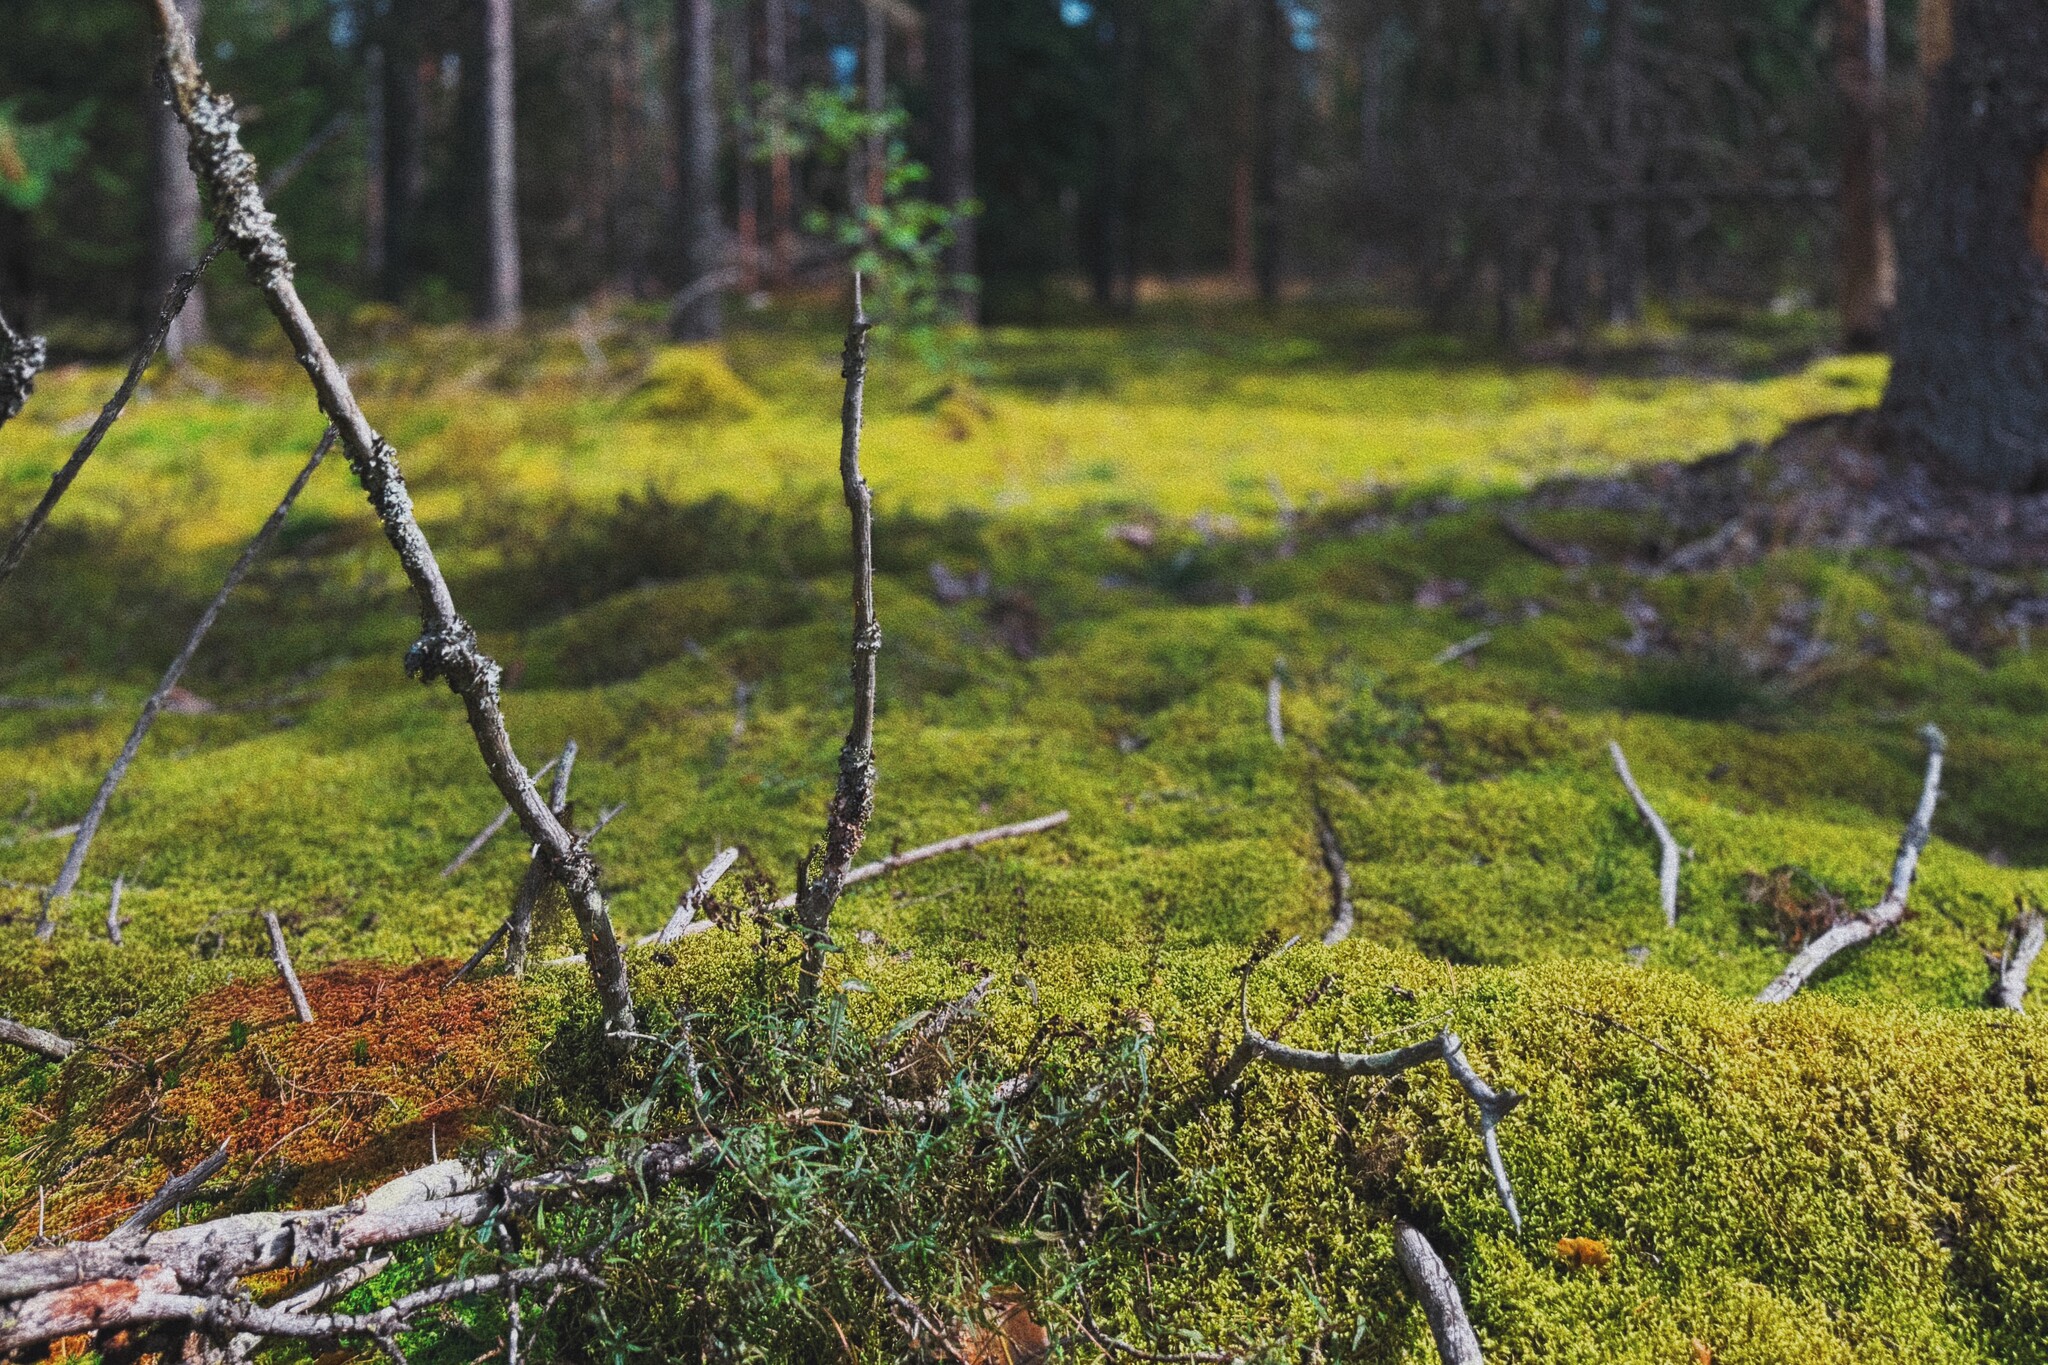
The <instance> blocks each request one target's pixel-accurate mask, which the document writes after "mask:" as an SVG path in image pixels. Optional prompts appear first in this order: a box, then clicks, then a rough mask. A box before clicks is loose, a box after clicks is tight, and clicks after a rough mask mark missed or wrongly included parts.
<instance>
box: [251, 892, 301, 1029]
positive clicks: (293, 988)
mask: <svg viewBox="0 0 2048 1365" xmlns="http://www.w3.org/2000/svg"><path fill="white" fill-rule="evenodd" d="M263 927H264V928H265V929H267V930H269V931H270V960H271V961H273V962H275V963H276V964H277V974H278V975H279V976H280V977H282V978H284V988H285V990H286V991H287V992H288V993H289V994H290V995H291V998H292V1012H293V1013H294V1014H296V1015H298V1016H299V1022H300V1023H302V1024H310V1023H312V1022H313V1007H312V1006H311V1005H309V1004H307V1003H306V992H305V990H304V989H303V988H302V987H301V986H300V985H299V974H298V973H297V972H295V971H293V970H292V955H291V953H290V951H288V950H287V949H286V948H285V946H284V926H283V925H280V924H279V923H278V922H277V912H276V911H275V910H265V911H264V912H263Z"/></svg>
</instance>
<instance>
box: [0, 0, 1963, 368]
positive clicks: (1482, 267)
mask: <svg viewBox="0 0 2048 1365" xmlns="http://www.w3.org/2000/svg"><path fill="white" fill-rule="evenodd" d="M184 8H185V9H186V11H187V13H188V17H189V18H190V19H192V20H194V21H195V22H196V24H197V27H198V31H199V32H200V35H201V42H202V52H203V54H204V56H205V57H206V59H207V61H208V63H209V68H210V71H211V73H212V75H213V77H214V79H215V81H216V82H217V83H218V85H219V86H220V87H221V88H222V89H226V90H232V91H235V92H237V98H238V101H239V103H240V106H241V108H242V111H243V115H244V121H245V125H246V137H247V141H248V142H249V144H250V146H251V149H252V150H253V151H254V152H255V153H256V155H257V157H258V160H259V161H260V162H261V163H262V164H263V166H264V167H265V168H266V170H274V169H276V168H278V167H281V166H286V165H290V164H297V165H298V167H299V169H298V172H297V175H296V178H295V179H294V180H293V181H292V182H291V184H290V186H289V188H287V189H286V190H284V191H283V192H282V193H281V194H280V195H279V196H278V197H277V199H276V204H277V207H278V209H279V212H280V214H281V215H282V217H283V220H284V222H285V225H286V227H287V229H288V230H289V232H290V234H291V238H292V243H293V248H294V253H295V256H296V257H297V259H298V261H299V263H300V265H301V267H302V273H301V279H302V281H303V283H304V285H305V287H307V288H308V289H309V291H311V296H312V298H313V301H314V302H315V305H316V307H327V308H339V307H344V306H354V305H356V304H359V303H362V302H366V301H382V302H384V303H386V304H389V305H394V306H396V307H398V308H400V309H402V310H404V312H405V314H406V315H407V316H408V317H411V318H413V319H416V320H420V321H444V322H445V321H454V320H458V319H461V318H464V317H468V316H476V317H479V318H483V319H487V320H488V319H495V320H498V321H509V320H511V319H513V318H515V317H517V316H519V314H520V310H521V309H522V308H525V309H537V310H544V311H546V312H548V313H550V314H552V315H554V316H556V317H558V318H559V317H560V316H561V315H563V314H564V313H565V312H566V311H567V310H571V309H573V308H575V307H577V306H579V305H582V304H585V303H587V302H589V301H592V300H607V301H617V300H621V299H635V300H645V301H653V300H661V299H666V300H668V301H669V302H670V304H671V308H670V317H669V321H670V326H671V331H672V332H673V333H674V334H675V335H677V336H678V337H680V338H685V339H689V338H702V337H707V336H710V335H715V334H716V333H717V332H718V331H719V329H720V327H721V323H722V319H721V317H720V299H721V295H722V294H723V295H726V296H728V297H737V298H740V299H755V300H757V301H758V300H759V298H760V297H761V296H762V295H763V294H764V293H765V294H767V295H769V296H773V295H775V294H776V293H778V292H779V291H784V290H789V289H792V288H801V287H802V286H804V285H806V284H816V283H820V282H823V281H825V280H827V279H837V278H840V277H842V275H843V271H844V269H845V266H846V264H847V262H848V259H849V258H850V257H853V256H855V255H857V254H863V253H864V254H865V256H866V257H867V260H866V262H865V263H866V264H867V265H868V267H869V268H870V269H871V270H876V271H878V272H880V273H881V274H883V275H884V276H885V277H887V278H888V279H889V280H890V281H893V282H894V284H895V287H896V288H897V289H898V296H897V297H896V298H895V302H896V303H897V305H898V317H899V319H901V318H903V317H904V310H905V309H910V310H916V311H919V312H921V313H923V314H925V315H927V316H929V317H934V318H936V317H943V316H945V315H948V314H951V315H953V316H957V317H962V318H966V319H972V318H973V317H975V316H976V315H977V314H978V315H979V316H981V317H983V318H986V319H988V320H990V321H1006V322H1037V321H1047V320H1052V319H1053V318H1054V317H1064V316H1072V314H1073V311H1074V309H1075V308H1076V307H1077V305H1084V304H1089V303H1092V305H1093V306H1094V307H1097V308H1100V309H1103V310H1108V311H1111V312H1118V311H1127V310H1130V309H1132V308H1133V307H1134V306H1135V305H1136V304H1137V303H1138V302H1139V301H1140V300H1141V299H1142V298H1143V297H1145V296H1146V294H1147V291H1148V290H1154V289H1158V288H1160V287H1171V286H1173V285H1175V284H1176V283H1180V284H1185V285H1193V284H1195V283H1199V285H1200V286H1201V287H1202V288H1204V289H1219V290H1234V291H1237V292H1238V293H1239V294H1241V295H1243V296H1252V295H1257V296H1259V297H1262V298H1265V299H1269V300H1270V299H1274V298H1277V297H1281V296H1286V295H1290V294H1299V293H1302V292H1305V291H1312V290H1317V289H1321V290H1333V289H1343V290H1353V291H1361V290H1362V291H1365V292H1366V293H1368V294H1369V295H1370V296H1371V297H1373V298H1375V299H1377V300H1382V301H1386V302H1393V303H1398V304H1402V305H1412V306H1414V307H1417V308H1419V309H1421V310H1423V313H1424V315H1425V316H1426V318H1427V320H1429V321H1430V322H1432V323H1433V324H1435V325H1436V326H1438V327H1440V328H1455V329H1458V330H1462V331H1465V332H1467V333H1469V334H1471V335H1473V336H1475V337H1497V338H1498V339H1499V340H1500V341H1502V342H1505V343H1508V344H1511V345H1516V346H1528V345H1531V344H1537V343H1546V344H1554V343H1556V342H1557V341H1558V340H1560V339H1562V340H1564V341H1566V342H1583V340H1584V339H1585V337H1586V336H1587V334H1588V333H1589V332H1590V331H1593V330H1595V329H1598V328H1601V327H1605V326H1609V325H1613V324H1623V325H1628V324H1634V323H1638V322H1641V321H1643V320H1644V319H1645V317H1646V316H1647V317H1651V318H1655V317H1657V316H1660V310H1661V315H1668V312H1669V310H1672V309H1682V308H1687V307H1691V308H1695V309H1697V308H1700V307H1703V306H1709V305H1711V306H1719V307H1725V306H1727V305H1731V304H1732V305H1739V306H1742V307H1744V308H1754V309H1757V310H1762V309H1775V310H1776V311H1777V312H1778V313H1780V314H1781V315H1782V314H1787V313H1791V312H1796V311H1800V310H1805V309H1810V308H1812V307H1815V306H1820V307H1825V308H1832V309H1836V310H1838V312H1839V316H1840V318H1841V329H1842V332H1843V337H1844V339H1845V340H1846V341H1847V342H1848V343H1850V344H1851V345H1852V346H1868V345H1870V344H1873V343H1875V342H1877V341H1878V340H1880V339H1881V336H1882V328H1883V323H1884V319H1885V314H1886V310H1887V308H1888V306H1889V303H1890V299H1891V295H1892V265H1891V247H1890V232H1889V219H1890V217H1891V215H1892V214H1893V213H1894V212H1895V211H1896V212H1898V213H1901V214H1908V213H1910V212H1911V207H1912V206H1911V204H1910V203H1904V202H1901V201H1900V197H1899V196H1898V195H1897V194H1895V193H1894V190H1893V187H1894V186H1907V185H1909V180H1910V178H1909V177H1908V176H1907V175H1905V174H1903V172H1902V168H1903V166H1904V165H1905V164H1906V162H1907V160H1908V159H1909V158H1910V157H1911V155H1912V152H1913V150H1914V143H1915V138H1916V129H1917V126H1918V123H1919V120H1920V114H1921V109H1922V106H1923V104H1924V90H1923V84H1924V81H1923V78H1922V75H1921V72H1922V71H1923V69H1931V67H1932V66H1934V65H1938V63H1939V62H1940V60H1941V59H1942V58H1943V56H1944V55H1945V53H1946V50H1947V44H1948V41H1949V40H1948V37H1947V30H1948V25H1949V19H1948V13H1947V5H1946V4H1945V3H1922V4H1918V5H1915V4H1911V3H1905V2H1903V0H1895V2H1894V3H1891V4H1889V5H1887V4H1886V3H1885V0H1694V2H1693V3H1686V4H1669V3H1657V2H1656V0H517V3H514V0H186V3H185V5H184ZM9 10H10V14H9V18H8V37H7V41H6V42H5V43H4V44H0V94H4V98H0V297H4V298H5V299H7V300H8V308H9V311H10V313H13V314H14V315H15V320H16V321H17V322H22V321H26V322H27V323H28V324H29V325H31V326H33V327H35V328H37V329H38V330H42V331H46V332H48V333H49V334H50V336H51V341H52V345H53V348H54V350H55V353H56V354H57V355H58V356H59V357H62V356H64V355H67V354H69V355H103V354H111V353H113V352H114V351H116V350H118V349H120V348H122V347H125V346H127V345H129V344H130V343H131V341H132V337H133V334H134V331H135V328H136V326H137V325H138V324H139V323H140V322H141V321H143V320H144V319H145V318H146V317H148V316H151V315H153V314H154V311H155V309H156V306H157V302H158V300H159V299H160V298H161V297H162V295H163V292H164V287H165V285H166V283H167V282H168V280H169V278H170V277H171V276H172V275H174V274H175V273H176V271H177V270H179V269H182V268H183V267H184V266H185V265H187V264H189V262H190V260H191V259H192V257H193V256H194V255H195V254H196V250H195V242H196V240H197V236H198V233H199V223H200V212H199V203H198V198H197V193H196V190H195V189H194V188H193V186H192V183H191V177H190V173H189V172H188V171H187V170H186V168H185V166H184V163H183V145H182V143H183V139H182V134H181V133H180V132H179V131H178V130H177V128H176V127H175V123H174V121H173V120H172V118H171V115H170V114H169V113H168V111H167V110H166V109H165V108H164V107H163V105H162V103H161V100H160V99H158V98H157V97H156V96H155V95H154V94H153V92H152V91H151V90H150V89H149V88H148V82H147V81H146V79H145V78H144V73H146V72H148V71H149V70H150V60H149V52H148V51H147V45H148V43H149V42H150V37H149V34H148V31H147V26H146V25H144V24H142V23H140V22H138V18H137V12H136V9H135V6H134V5H133V4H131V3H129V2H128V0H73V2H72V3H65V4H55V3H45V2H43V0H17V3H16V4H13V5H10V6H9ZM714 206H715V211H714ZM217 292H219V293H221V294H222V295H223V296H224V297H223V298H221V299H216V300H214V306H213V307H212V308H211V309H210V310H203V309H188V310H187V316H186V318H185V319H183V320H181V322H180V326H179V329H178V335H176V336H174V338H173V347H174V350H175V349H176V348H177V347H178V346H180V345H184V344H189V342H190V341H192V340H193V339H195V338H196V337H197V336H199V335H202V334H204V335H207V336H209V337H211V338H213V339H216V340H221V341H224V342H227V343H230V344H234V343H237V342H241V341H245V340H248V339H250V338H252V337H253V336H254V335H255V334H256V333H257V331H258V330H259V328H260V326H261V323H262V319H261V318H260V306H259V304H258V303H257V301H256V300H255V299H254V297H253V296H250V295H248V294H247V293H246V291H228V290H224V289H223V290H217Z"/></svg>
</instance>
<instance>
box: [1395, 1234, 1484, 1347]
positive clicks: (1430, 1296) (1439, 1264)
mask: <svg viewBox="0 0 2048 1365" xmlns="http://www.w3.org/2000/svg"><path fill="white" fill-rule="evenodd" d="M1394 1257H1395V1259H1396V1260H1398V1261H1400V1263H1401V1273H1402V1274H1404V1275H1406V1276H1407V1277H1408V1287H1409V1288H1411V1289H1413V1290H1414V1291H1415V1297H1416V1298H1418V1299H1421V1300H1422V1311H1423V1313H1424V1314H1425V1315H1426V1316H1427V1317H1428V1318H1429V1334H1430V1335H1431V1336H1433V1337H1435V1338H1436V1353H1437V1355H1438V1356H1439V1357H1441V1358H1442V1360H1443V1365H1481V1362H1482V1361H1483V1360H1484V1357H1483V1356H1481V1355H1480V1353H1479V1337H1478V1335H1477V1334H1476V1333H1474V1332H1473V1330H1472V1320H1471V1319H1470V1318H1468V1317H1466V1316H1465V1300H1464V1298H1463V1296H1461V1295H1460V1294H1459V1293H1458V1282H1457V1281H1456V1280H1454V1279H1452V1278H1451V1271H1450V1267H1449V1266H1446V1265H1445V1264H1444V1262H1443V1257H1441V1256H1439V1255H1437V1254H1436V1248H1435V1247H1433V1246H1431V1245H1430V1244H1429V1239H1428V1238H1427V1237H1425V1236H1423V1235H1422V1233H1421V1231H1420V1230H1419V1229H1417V1228H1415V1227H1413V1226H1412V1225H1410V1224H1408V1223H1406V1222H1400V1221H1397V1222H1396V1223H1395V1224H1394Z"/></svg>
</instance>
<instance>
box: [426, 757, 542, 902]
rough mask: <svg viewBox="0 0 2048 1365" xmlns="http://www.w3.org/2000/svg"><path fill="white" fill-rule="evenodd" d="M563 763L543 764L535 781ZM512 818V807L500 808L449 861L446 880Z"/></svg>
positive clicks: (536, 774)
mask: <svg viewBox="0 0 2048 1365" xmlns="http://www.w3.org/2000/svg"><path fill="white" fill-rule="evenodd" d="M561 761H562V760H561V759H559V758H551V759H549V760H548V761H547V762H545V763H543V764H541V765H540V771H539V772H536V773H535V774H534V775H533V780H534V781H536V782H538V781H540V780H541V779H542V778H543V777H546V776H547V775H548V774H549V773H551V772H553V771H554V770H555V765H556V764H557V763H559V762H561ZM511 818H512V808H511V807H510V806H500V807H499V808H498V813H497V814H496V815H493V816H492V817H491V822H490V823H489V824H487V825H485V826H484V827H483V828H482V829H480V830H478V831H477V833H476V838H474V839H471V840H470V841H469V842H468V843H467V844H465V845H463V849H462V852H460V853H458V854H456V855H455V856H454V857H453V858H452V859H450V860H449V862H448V866H446V867H444V868H442V869H441V875H442V876H443V877H444V878H445V877H452V876H454V875H455V874H456V873H458V872H460V871H461V870H462V869H463V866H464V865H465V864H466V863H468V862H469V860H470V859H471V858H474V857H475V856H476V855H477V854H479V853H481V852H483V849H484V845H485V844H488V843H489V842H490V841H491V840H493V839H495V838H497V837H498V831H499V830H501V829H503V828H505V824H506V822H507V821H509V820H510V819H511Z"/></svg>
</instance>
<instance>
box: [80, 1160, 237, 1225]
mask: <svg viewBox="0 0 2048 1365" xmlns="http://www.w3.org/2000/svg"><path fill="white" fill-rule="evenodd" d="M227 1164H228V1145H227V1143H225V1142H223V1143H221V1145H220V1146H218V1147H216V1148H214V1149H213V1151H212V1152H211V1153H209V1154H208V1155H206V1156H205V1157H202V1158H201V1159H200V1161H199V1164H198V1165H196V1166H194V1167H193V1168H192V1169H191V1170H189V1171H186V1172H185V1173H184V1174H183V1175H174V1176H172V1177H171V1178H170V1179H169V1180H166V1181H165V1182H164V1183H163V1185H162V1186H161V1187H160V1188H159V1189H158V1190H157V1192H156V1193H155V1194H153V1195H151V1196H150V1197H149V1198H148V1199H146V1200H144V1201H143V1203H142V1207H140V1208H138V1209H136V1210H135V1212H133V1213H131V1214H129V1215H128V1216H127V1218H125V1219H123V1220H122V1222H121V1225H120V1226H119V1227H117V1228H115V1229H114V1230H113V1231H112V1232H110V1233H108V1234H107V1240H108V1241H115V1240H118V1239H120V1238H122V1237H139V1236H141V1235H142V1234H143V1233H145V1232H148V1231H149V1230H150V1228H151V1227H152V1226H154V1225H155V1223H156V1220H157V1219H159V1218H161V1217H163V1216H164V1215H165V1214H167V1213H169V1212H170V1211H171V1210H173V1209H175V1208H177V1207H178V1206H179V1205H181V1204H183V1203H184V1202H185V1201H186V1200H188V1199H190V1198H191V1197H192V1196H193V1195H194V1194H196V1193H198V1191H199V1187H200V1186H201V1185H204V1184H205V1183H206V1182H207V1181H209V1180H211V1179H213V1177H214V1175H215V1174H216V1173H217V1172H218V1171H219V1170H220V1168H221V1167H223V1166H225V1165H227Z"/></svg>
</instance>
